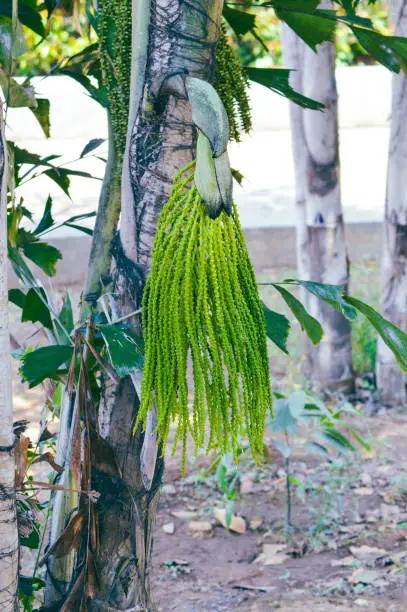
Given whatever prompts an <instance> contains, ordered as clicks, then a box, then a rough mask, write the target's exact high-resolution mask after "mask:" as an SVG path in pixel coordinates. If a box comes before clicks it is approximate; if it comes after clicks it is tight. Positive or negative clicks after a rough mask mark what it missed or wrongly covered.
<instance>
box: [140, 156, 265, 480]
mask: <svg viewBox="0 0 407 612" xmlns="http://www.w3.org/2000/svg"><path fill="white" fill-rule="evenodd" d="M193 165H194V164H190V166H188V167H187V168H185V169H184V170H183V171H181V172H180V173H179V174H178V175H177V176H176V177H175V180H174V184H173V189H172V192H171V195H170V198H169V200H168V202H167V204H166V205H165V207H164V209H163V212H162V214H161V216H160V219H159V223H158V230H157V234H156V237H155V241H154V247H153V254H152V268H151V272H150V274H149V277H148V280H147V284H146V288H145V291H144V297H143V304H142V318H143V329H144V333H145V341H146V344H145V364H144V370H143V379H142V390H141V406H140V412H139V417H138V423H139V422H144V423H145V422H146V418H147V414H148V412H149V411H150V410H151V409H152V408H153V405H155V407H156V410H157V420H158V425H157V432H158V435H159V439H160V442H161V443H162V445H163V446H164V447H165V445H166V442H167V439H168V435H169V431H170V424H171V422H172V421H175V422H176V434H175V441H174V449H175V447H176V446H177V443H178V442H181V443H182V445H183V468H184V469H185V459H186V443H187V436H188V434H190V435H191V436H192V438H193V440H194V441H195V446H196V450H197V451H198V449H201V448H202V447H206V450H207V451H209V450H211V449H220V450H221V451H222V452H229V451H232V452H233V453H234V454H235V455H237V452H238V449H239V448H240V442H239V440H240V439H241V436H247V437H248V439H249V442H250V444H251V448H252V451H253V454H254V456H255V457H261V454H262V451H263V434H264V423H265V417H266V413H267V410H268V409H271V405H272V397H271V389H270V375H269V364H268V355H267V343H266V332H265V321H264V315H263V308H262V304H261V301H260V299H259V295H258V291H257V284H256V279H255V275H254V270H253V267H252V264H251V262H250V258H249V255H248V252H247V248H246V244H245V241H244V236H243V232H242V229H241V226H240V223H239V219H238V215H237V211H236V208H235V207H233V211H232V214H231V215H227V214H226V213H225V212H224V211H223V212H222V213H221V214H220V216H219V217H217V218H216V219H215V220H212V219H210V218H209V216H208V214H207V212H206V209H205V207H204V205H203V203H202V201H201V198H200V196H199V194H198V191H197V189H196V187H195V185H194V182H193V179H194V175H193V174H190V173H188V174H186V173H187V172H188V170H190V169H191V168H192V167H193ZM189 368H191V373H192V378H193V389H191V387H190V386H189V385H188V370H189Z"/></svg>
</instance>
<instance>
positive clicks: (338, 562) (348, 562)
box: [331, 556, 357, 567]
mask: <svg viewBox="0 0 407 612" xmlns="http://www.w3.org/2000/svg"><path fill="white" fill-rule="evenodd" d="M356 564H357V559H355V557H351V556H348V557H344V558H343V559H334V560H333V561H331V567H352V565H356Z"/></svg>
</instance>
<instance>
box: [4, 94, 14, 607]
mask: <svg viewBox="0 0 407 612" xmlns="http://www.w3.org/2000/svg"><path fill="white" fill-rule="evenodd" d="M6 219H7V148H6V140H5V136H4V123H3V110H2V101H1V99H0V610H2V612H14V611H15V610H17V582H18V532H17V518H16V506H15V466H14V434H13V409H12V403H11V363H10V359H11V358H10V344H9V333H8V294H7V220H6Z"/></svg>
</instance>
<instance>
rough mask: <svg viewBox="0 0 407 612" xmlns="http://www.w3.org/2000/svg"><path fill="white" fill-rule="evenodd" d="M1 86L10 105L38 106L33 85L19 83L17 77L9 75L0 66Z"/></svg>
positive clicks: (15, 106)
mask: <svg viewBox="0 0 407 612" xmlns="http://www.w3.org/2000/svg"><path fill="white" fill-rule="evenodd" d="M0 87H1V88H2V90H3V94H4V98H5V100H6V103H7V105H8V106H10V107H12V108H18V107H22V106H28V107H29V108H36V106H37V100H36V99H35V91H34V88H33V87H31V85H28V84H26V85H19V84H18V83H17V81H16V80H15V79H13V78H12V77H9V76H8V75H7V74H6V73H5V72H4V71H3V70H1V68H0Z"/></svg>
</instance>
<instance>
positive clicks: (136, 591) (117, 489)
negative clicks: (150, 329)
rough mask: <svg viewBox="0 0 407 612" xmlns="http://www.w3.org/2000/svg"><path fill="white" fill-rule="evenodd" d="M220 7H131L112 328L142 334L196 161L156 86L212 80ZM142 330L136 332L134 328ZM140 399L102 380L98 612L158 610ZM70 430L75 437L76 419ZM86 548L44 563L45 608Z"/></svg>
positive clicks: (156, 467) (149, 0)
mask: <svg viewBox="0 0 407 612" xmlns="http://www.w3.org/2000/svg"><path fill="white" fill-rule="evenodd" d="M222 5H223V1H222V0H188V1H187V2H186V1H185V0H133V8H132V13H133V24H132V41H133V44H132V71H131V72H132V76H131V98H130V111H129V132H128V138H127V148H126V153H125V157H124V163H123V175H122V198H121V200H122V201H121V210H122V213H121V227H120V232H119V234H118V235H116V236H115V238H114V239H112V240H111V241H110V249H109V253H110V254H113V258H114V269H113V276H114V279H115V281H114V287H113V297H112V299H111V307H112V313H113V318H114V319H117V318H120V317H129V318H128V319H127V321H133V323H135V324H136V325H138V326H139V318H136V317H135V316H131V317H130V316H129V315H133V313H134V312H135V311H136V310H138V309H139V308H140V305H141V298H142V292H143V288H144V283H145V279H146V276H147V274H148V272H149V269H150V264H151V250H152V246H153V240H154V236H155V232H156V228H157V221H158V217H159V215H160V212H161V210H162V207H163V205H164V204H165V202H166V201H167V199H168V196H169V193H170V190H171V186H172V182H173V178H174V175H175V174H176V172H177V171H178V170H180V169H182V168H183V167H184V166H185V165H187V164H188V163H189V162H190V161H191V160H192V159H193V158H194V155H195V142H196V133H195V128H194V126H193V124H192V121H191V116H190V108H189V104H188V103H187V102H186V101H185V100H184V99H182V96H181V97H179V96H178V95H177V94H176V91H173V89H172V87H171V81H169V82H167V83H166V84H165V86H164V87H163V83H164V82H165V81H166V79H168V78H169V77H171V76H174V75H176V74H183V73H185V72H186V71H188V72H189V74H190V75H191V76H195V77H199V78H202V79H205V80H208V81H211V80H212V77H213V72H214V61H215V51H216V45H217V41H218V38H219V31H220V20H221V13H222ZM172 82H173V81H172ZM105 183H106V181H105ZM105 187H106V185H105ZM104 192H105V193H106V194H108V193H109V192H110V193H112V192H113V193H115V192H116V189H113V190H111V189H110V190H109V189H107V188H105V189H104ZM114 200H115V198H112V199H111V201H110V203H109V204H108V207H107V209H106V206H105V204H106V203H105V202H104V200H103V195H102V202H101V204H99V211H98V219H97V222H96V228H99V229H98V230H97V232H96V231H95V234H94V241H95V240H99V239H101V236H105V235H106V232H105V231H104V230H105V229H106V227H107V224H109V223H110V226H111V227H114V223H113V224H112V223H111V219H112V217H111V215H110V214H109V209H110V208H111V207H115V205H116V204H115V201H114ZM102 216H104V217H105V218H106V221H103V219H102V218H101V217H102ZM109 219H110V221H109ZM98 221H99V223H98ZM108 233H109V234H112V232H108ZM97 246H98V245H95V244H94V245H93V247H92V253H93V257H91V262H90V268H91V269H90V271H89V275H88V287H87V288H86V290H85V296H86V297H87V300H88V301H90V302H91V303H92V302H93V301H94V296H95V293H96V294H97V292H98V280H99V278H100V277H101V278H102V279H103V276H104V275H108V270H106V267H105V266H98V261H99V258H100V256H102V257H105V259H106V260H107V259H108V258H107V257H106V255H107V250H106V249H102V255H100V254H99V253H98V248H97ZM99 246H100V245H99ZM139 331H140V333H142V330H141V329H140V328H139ZM139 390H140V376H139V372H135V373H134V374H133V375H132V376H129V377H127V378H124V379H122V380H121V382H120V383H119V384H116V383H113V382H111V381H110V380H107V381H106V383H105V388H104V393H103V399H102V401H101V406H100V408H99V430H100V434H101V435H102V437H104V438H105V439H106V440H107V441H108V442H109V444H110V446H111V448H112V449H113V451H114V453H115V457H116V460H117V463H118V465H119V467H120V471H121V475H120V477H119V476H118V475H116V476H110V475H107V474H106V473H104V472H100V471H98V470H92V476H91V479H92V489H94V490H96V491H98V492H99V493H100V498H99V501H98V503H97V504H96V511H97V525H98V533H99V538H98V540H99V545H98V547H97V550H96V551H95V552H94V561H95V569H96V575H97V577H98V585H97V589H96V593H93V595H92V599H88V601H87V607H88V609H89V610H95V611H96V610H97V611H98V612H103V611H112V612H113V611H118V610H143V611H152V610H155V609H156V608H155V606H154V604H153V602H152V598H151V595H150V563H151V550H152V529H153V525H154V521H155V517H156V511H157V504H158V499H159V487H160V485H161V482H162V474H163V469H164V461H163V458H162V456H161V454H160V450H159V449H158V448H157V444H156V440H155V436H154V433H153V430H154V415H152V418H151V423H149V424H148V428H147V432H146V433H145V434H144V433H143V432H142V431H141V430H140V429H139V430H138V431H137V433H136V434H135V435H134V434H133V427H134V423H135V421H136V418H137V412H138V407H139ZM72 408H73V406H72V405H69V403H68V404H67V406H66V410H69V411H71V412H72ZM73 412H74V410H73ZM67 421H68V422H70V425H69V426H68V428H69V427H70V429H71V431H72V427H73V425H72V421H73V418H72V417H70V418H67ZM71 440H72V439H71ZM64 441H65V442H64ZM61 443H62V444H65V445H66V450H65V451H64V452H63V453H62V454H63V455H64V457H65V458H66V461H65V463H64V465H65V471H66V477H65V481H66V478H68V474H69V469H70V468H69V465H68V464H69V454H70V451H69V446H70V441H69V435H65V434H64V435H63V436H62V437H61ZM66 443H67V444H66ZM61 452H62V451H61ZM62 459H63V458H62V457H61V460H62ZM75 501H76V500H75V499H74V498H73V497H71V496H70V494H69V493H67V494H65V493H64V494H63V495H62V496H61V500H60V503H59V509H56V511H55V513H54V514H53V521H54V519H55V520H56V521H57V523H56V524H57V525H58V528H57V529H56V532H58V531H59V533H60V532H61V529H63V526H64V524H66V519H67V516H66V512H67V510H68V509H71V510H72V503H75ZM64 507H65V510H64ZM63 518H65V520H61V519H63ZM56 536H57V533H55V535H54V538H55V537H56ZM54 541H55V539H54ZM83 548H84V546H82V547H81V549H80V551H79V553H78V554H76V555H75V557H76V559H75V558H74V559H73V560H74V568H73V567H72V563H71V561H72V558H68V559H67V560H66V561H65V562H64V564H62V567H61V564H58V560H57V562H56V563H55V560H52V557H51V566H52V564H54V567H55V569H56V570H57V571H58V572H60V573H59V576H58V581H53V579H52V577H51V581H50V582H51V583H54V584H53V585H51V586H52V588H50V589H49V597H48V599H47V600H46V605H47V609H61V608H58V607H56V605H57V603H56V602H57V599H58V597H59V598H61V594H60V593H58V589H57V588H54V587H55V586H56V585H55V582H59V581H61V582H62V584H63V586H65V587H66V586H68V587H69V588H70V589H71V591H72V584H73V582H74V581H75V576H76V575H78V574H79V572H80V569H81V567H82V566H83V561H84V559H83V558H82V552H81V550H82V549H83ZM85 548H86V546H85ZM64 609H65V608H64Z"/></svg>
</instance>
